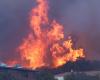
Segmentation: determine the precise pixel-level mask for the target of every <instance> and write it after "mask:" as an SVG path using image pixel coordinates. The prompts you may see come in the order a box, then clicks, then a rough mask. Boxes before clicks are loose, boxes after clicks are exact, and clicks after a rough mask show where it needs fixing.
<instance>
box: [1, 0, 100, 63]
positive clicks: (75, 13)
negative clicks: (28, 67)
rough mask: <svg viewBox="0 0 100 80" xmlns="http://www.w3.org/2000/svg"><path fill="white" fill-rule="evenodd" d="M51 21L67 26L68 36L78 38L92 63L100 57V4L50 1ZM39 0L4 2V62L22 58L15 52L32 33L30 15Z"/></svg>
mask: <svg viewBox="0 0 100 80" xmlns="http://www.w3.org/2000/svg"><path fill="white" fill-rule="evenodd" d="M48 1H49V5H50V14H49V15H50V18H51V19H52V18H55V19H56V20H57V21H58V22H60V23H61V24H62V25H64V31H65V34H66V36H67V35H69V34H73V35H74V36H76V37H77V38H78V39H77V44H78V46H81V47H84V48H85V50H86V53H87V54H86V55H87V58H88V59H99V56H100V53H99V52H100V9H99V7H100V5H99V4H100V1H99V0H48ZM34 6H36V4H35V0H0V61H3V62H6V61H7V60H14V59H17V58H19V57H20V55H19V54H18V53H17V52H16V51H15V50H16V48H17V47H18V46H19V45H20V43H21V42H22V39H23V38H24V37H25V36H27V34H28V33H29V31H30V30H29V12H30V10H31V9H32V7H34Z"/></svg>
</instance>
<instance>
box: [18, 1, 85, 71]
mask: <svg viewBox="0 0 100 80" xmlns="http://www.w3.org/2000/svg"><path fill="white" fill-rule="evenodd" d="M36 1H37V3H38V5H37V6H36V7H35V8H33V9H32V11H31V13H30V28H31V29H32V31H31V32H30V33H29V35H28V36H27V37H26V38H24V40H23V42H22V44H21V45H20V46H19V48H18V49H19V52H20V55H21V59H22V61H23V62H25V61H27V62H28V64H25V65H24V67H26V68H31V69H36V68H41V67H50V68H56V67H59V66H61V65H64V64H65V63H66V62H68V61H76V60H77V58H79V57H85V55H84V50H83V49H82V48H79V49H73V47H72V46H73V42H72V39H71V36H69V37H68V39H66V40H65V38H64V32H63V26H62V25H61V24H59V23H58V22H57V21H56V20H52V21H50V20H49V18H48V9H49V8H48V2H47V0H36ZM43 27H45V28H43Z"/></svg>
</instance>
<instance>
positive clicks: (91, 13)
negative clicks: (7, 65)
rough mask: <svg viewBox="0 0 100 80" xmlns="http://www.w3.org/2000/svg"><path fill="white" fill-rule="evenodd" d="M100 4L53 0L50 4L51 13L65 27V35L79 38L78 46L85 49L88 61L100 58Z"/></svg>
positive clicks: (74, 0) (91, 0)
mask: <svg viewBox="0 0 100 80" xmlns="http://www.w3.org/2000/svg"><path fill="white" fill-rule="evenodd" d="M54 1H55V2H54ZM99 4H100V1H99V0H61V1H57V0H52V2H51V4H50V5H51V6H52V9H53V10H52V11H51V13H52V14H53V15H54V16H55V18H56V19H57V20H58V21H59V22H61V23H62V24H63V25H64V30H65V34H66V35H70V34H72V35H73V34H74V36H75V37H77V45H78V46H81V47H84V49H85V51H86V56H87V58H88V59H99V56H100V53H99V52H100V9H99V7H100V5H99ZM54 16H53V17H54Z"/></svg>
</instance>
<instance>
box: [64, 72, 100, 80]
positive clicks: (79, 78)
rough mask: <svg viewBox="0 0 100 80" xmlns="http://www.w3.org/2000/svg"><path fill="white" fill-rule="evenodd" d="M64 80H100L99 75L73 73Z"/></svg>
mask: <svg viewBox="0 0 100 80" xmlns="http://www.w3.org/2000/svg"><path fill="white" fill-rule="evenodd" d="M64 80H100V77H99V75H94V76H90V75H86V74H84V73H72V74H70V75H66V76H65V77H64Z"/></svg>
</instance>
